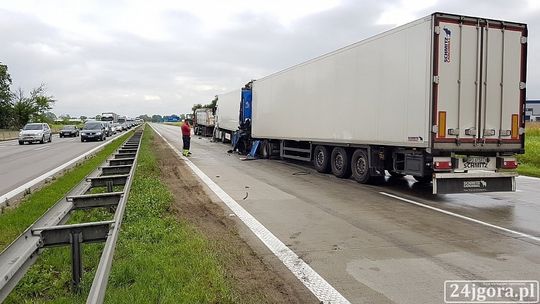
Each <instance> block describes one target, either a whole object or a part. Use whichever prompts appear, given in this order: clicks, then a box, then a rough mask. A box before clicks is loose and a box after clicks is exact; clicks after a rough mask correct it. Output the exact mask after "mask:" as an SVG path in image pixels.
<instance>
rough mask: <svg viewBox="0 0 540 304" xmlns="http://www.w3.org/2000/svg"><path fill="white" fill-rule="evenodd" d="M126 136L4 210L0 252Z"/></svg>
mask: <svg viewBox="0 0 540 304" xmlns="http://www.w3.org/2000/svg"><path fill="white" fill-rule="evenodd" d="M128 136H129V133H128V134H125V135H123V136H121V137H119V138H118V139H115V140H114V141H113V142H112V143H110V144H109V145H107V146H105V148H103V150H101V151H99V152H98V153H96V154H95V155H94V156H93V157H91V158H90V159H88V160H86V161H85V162H83V163H82V164H80V165H78V166H76V167H75V168H73V169H72V170H70V171H68V172H67V173H65V174H64V175H62V176H60V177H58V178H57V179H55V180H54V181H53V182H51V183H50V184H48V185H46V186H44V187H43V188H41V189H40V190H38V191H36V192H34V193H32V194H30V195H29V196H27V197H25V198H24V199H23V200H22V201H21V203H20V205H19V206H17V207H16V208H8V209H6V210H5V212H4V213H3V214H1V215H0V251H1V250H3V249H4V248H6V247H7V246H8V245H9V244H10V243H11V242H12V241H13V240H15V238H17V236H19V235H20V234H21V233H22V232H23V231H24V230H25V229H26V228H27V227H28V226H30V225H31V224H32V223H33V222H34V221H36V220H37V219H38V218H39V217H40V216H41V215H43V214H44V213H45V211H47V209H49V208H50V207H51V206H53V205H54V204H55V203H56V202H57V201H59V200H60V199H61V198H63V197H64V195H66V193H68V192H69V191H70V190H71V189H72V188H73V187H75V186H76V185H77V184H78V183H80V182H81V180H83V178H84V177H86V175H88V174H89V173H90V172H92V171H93V170H95V169H96V168H97V167H98V166H99V165H101V164H102V163H103V162H104V161H105V160H106V159H107V157H108V156H109V155H110V154H111V153H113V152H114V150H116V149H118V147H119V146H120V145H121V144H122V143H123V142H124V141H125V140H126V139H127V137H128Z"/></svg>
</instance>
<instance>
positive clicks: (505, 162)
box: [497, 156, 518, 169]
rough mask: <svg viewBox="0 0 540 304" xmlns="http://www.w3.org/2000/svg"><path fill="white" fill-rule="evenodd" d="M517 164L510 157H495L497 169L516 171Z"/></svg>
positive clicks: (515, 160) (513, 158)
mask: <svg viewBox="0 0 540 304" xmlns="http://www.w3.org/2000/svg"><path fill="white" fill-rule="evenodd" d="M517 167H518V162H517V159H516V158H515V157H512V156H500V157H497V168H499V169H516V168H517Z"/></svg>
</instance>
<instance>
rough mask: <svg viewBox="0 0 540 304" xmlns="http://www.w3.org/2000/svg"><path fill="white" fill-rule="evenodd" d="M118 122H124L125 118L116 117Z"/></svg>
mask: <svg viewBox="0 0 540 304" xmlns="http://www.w3.org/2000/svg"><path fill="white" fill-rule="evenodd" d="M118 122H119V123H125V122H126V120H125V119H123V118H118Z"/></svg>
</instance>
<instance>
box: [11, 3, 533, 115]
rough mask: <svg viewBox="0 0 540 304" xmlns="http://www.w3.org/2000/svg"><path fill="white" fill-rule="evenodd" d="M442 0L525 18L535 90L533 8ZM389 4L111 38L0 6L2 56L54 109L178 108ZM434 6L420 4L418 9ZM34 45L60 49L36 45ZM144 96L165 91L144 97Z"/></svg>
mask: <svg viewBox="0 0 540 304" xmlns="http://www.w3.org/2000/svg"><path fill="white" fill-rule="evenodd" d="M447 2H449V3H447ZM447 2H441V3H440V4H437V5H435V7H433V8H430V9H434V10H439V11H448V12H453V13H467V14H468V15H479V16H486V13H487V12H485V11H489V14H488V16H487V17H492V18H500V16H499V15H501V16H508V18H504V19H511V20H514V19H515V20H518V21H523V22H527V23H529V28H530V33H531V43H530V49H529V54H530V56H529V58H530V59H529V79H530V82H529V91H528V92H529V96H533V95H536V96H540V83H539V82H538V81H537V79H539V77H538V76H540V75H538V72H536V71H538V70H540V69H538V64H539V63H538V60H537V59H536V58H535V56H534V55H533V54H534V52H536V50H537V48H536V45H535V43H534V40H535V39H536V38H535V37H538V34H537V32H536V31H535V30H536V27H537V24H539V21H537V20H540V18H538V17H539V16H538V15H539V13H538V12H529V11H526V10H523V9H522V10H520V9H516V8H515V7H514V5H510V4H508V3H507V2H509V1H498V2H496V3H495V2H493V1H487V0H484V1H475V2H472V3H471V2H470V1H464V0H460V1H447ZM391 3H392V1H389V0H386V1H345V2H344V3H342V4H341V5H340V6H338V7H335V8H333V9H330V10H327V11H323V12H320V13H317V14H312V15H310V16H307V17H304V18H302V19H299V20H296V21H295V22H293V23H292V24H290V25H282V24H280V23H279V22H278V21H277V20H275V19H274V17H273V16H271V15H268V14H254V13H248V12H240V13H239V14H238V15H237V16H235V20H236V24H235V26H233V27H231V28H227V29H222V30H218V31H216V32H212V33H208V32H205V31H204V30H203V26H204V25H203V23H202V22H201V21H200V20H199V19H198V18H197V17H196V16H193V15H191V14H189V13H187V12H183V11H178V10H174V11H168V12H166V13H164V14H163V15H162V16H160V18H161V19H162V21H163V24H165V31H166V32H165V35H166V36H168V37H169V38H168V39H165V40H160V39H148V38H143V37H141V36H138V35H135V34H130V33H126V32H118V31H113V30H110V29H103V33H104V34H105V35H106V36H107V38H108V39H107V40H110V42H99V41H98V42H96V41H90V40H88V41H87V40H83V39H80V38H78V37H74V36H72V35H71V34H68V33H66V31H62V30H60V29H55V28H52V27H50V26H48V25H47V24H45V23H43V22H41V21H39V20H37V19H35V18H32V17H29V16H26V15H24V14H15V13H13V12H7V11H2V10H0V27H1V28H2V29H3V30H2V31H0V40H1V41H3V42H5V46H4V48H3V49H2V53H1V55H2V58H0V59H1V60H2V61H4V62H5V63H6V64H8V66H9V68H10V72H11V73H12V76H13V78H14V79H15V80H16V81H17V85H20V84H22V85H23V86H24V87H27V88H29V87H31V86H35V85H37V84H39V82H41V81H44V82H46V83H47V84H48V87H49V92H50V93H51V94H54V95H55V96H56V97H57V98H58V100H59V102H58V104H57V105H56V108H55V112H58V113H70V114H72V115H81V114H84V115H95V114H98V113H100V112H103V111H116V112H118V113H123V114H128V115H138V114H153V113H160V114H171V113H182V112H188V111H189V110H190V108H191V106H192V104H194V103H206V102H208V101H210V100H211V99H212V97H213V96H214V95H215V94H218V93H223V92H225V91H228V90H232V89H236V88H238V87H239V86H242V85H243V84H244V83H246V82H247V81H249V80H251V79H254V78H260V77H263V76H265V75H268V74H270V73H273V72H276V71H278V70H281V69H283V68H287V67H289V66H291V65H295V64H298V63H301V62H303V61H305V60H308V59H311V58H314V57H316V56H319V55H322V54H324V53H326V52H329V51H333V50H335V49H337V48H340V47H343V46H345V45H348V44H350V43H354V42H356V41H359V40H362V39H365V38H368V37H370V36H373V35H375V34H377V33H380V32H382V31H384V30H387V29H389V28H390V27H391V26H390V25H376V22H377V20H378V18H379V16H380V15H381V14H382V13H383V10H384V8H385V7H386V6H387V5H389V4H391ZM104 5H105V4H104ZM116 5H117V7H116V8H114V7H113V8H110V9H109V10H108V11H107V12H106V13H107V14H111V15H114V14H118V13H121V11H122V6H119V5H118V4H116ZM124 5H129V4H124ZM509 11H512V12H511V13H508V12H509ZM431 12H432V11H431V10H430V11H427V10H426V11H422V12H419V16H418V17H422V16H424V15H428V14H430V13H431ZM101 18H103V17H102V16H97V14H92V13H88V14H86V15H85V16H84V17H83V19H82V20H83V21H85V22H88V23H99V22H100V20H101ZM4 29H5V30H4ZM39 44H42V45H45V46H48V47H50V48H51V49H52V50H55V51H57V52H58V53H60V54H61V55H60V56H58V55H57V54H54V52H53V53H47V52H44V51H43V50H41V51H40V49H39V47H38V46H39ZM32 45H34V47H31V46H32ZM36 45H37V46H36ZM145 95H148V96H159V97H160V98H161V99H159V100H144V96H145Z"/></svg>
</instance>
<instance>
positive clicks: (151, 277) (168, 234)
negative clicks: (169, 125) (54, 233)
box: [6, 128, 238, 303]
mask: <svg viewBox="0 0 540 304" xmlns="http://www.w3.org/2000/svg"><path fill="white" fill-rule="evenodd" d="M153 136H154V135H153V132H152V130H151V129H150V128H146V130H145V134H144V136H143V142H142V146H141V150H140V152H139V158H138V163H137V171H136V173H135V177H134V180H133V184H132V186H131V191H130V194H129V200H128V205H127V207H126V211H125V214H124V221H123V223H122V231H121V234H120V238H119V240H118V244H117V249H116V253H115V258H114V262H113V266H112V270H111V276H110V279H109V285H108V288H107V293H106V299H105V302H107V303H236V302H238V301H236V300H235V299H234V296H233V292H232V291H231V287H230V285H231V284H230V283H229V282H228V280H227V278H226V275H225V272H224V270H223V268H222V266H221V265H220V262H219V260H218V257H217V253H216V252H214V251H213V250H212V249H211V246H210V245H209V243H208V240H207V239H206V238H205V237H204V236H203V235H202V234H201V233H199V232H197V231H196V229H194V228H193V227H191V226H190V225H189V224H188V223H185V222H182V221H178V220H177V218H175V217H174V215H173V214H171V213H170V212H169V208H170V206H171V204H172V201H173V197H172V194H171V192H170V191H169V190H168V188H167V186H166V185H164V184H163V183H162V182H161V181H160V175H161V171H160V169H159V167H158V164H157V160H156V157H155V155H154V154H153V152H152V151H151V148H152V145H151V141H152V139H153ZM106 216H107V215H106V212H105V211H102V210H97V209H96V210H92V212H86V213H83V212H77V213H76V214H75V216H74V217H73V218H72V219H71V221H77V222H78V221H82V220H84V221H93V220H98V219H103V218H104V217H106ZM102 248H103V245H102V244H89V245H86V244H85V245H84V246H83V267H84V269H85V272H84V275H83V281H82V284H81V287H82V292H81V293H80V294H79V295H74V294H72V293H71V292H70V280H71V268H70V267H71V262H70V253H69V248H54V249H47V250H45V252H44V253H43V254H42V256H41V257H40V259H39V260H38V262H37V263H36V264H35V265H34V266H32V268H31V269H30V271H29V272H28V273H27V275H26V276H25V277H24V278H23V280H22V281H21V282H20V283H19V285H18V286H17V288H16V289H15V290H14V291H13V292H12V294H11V295H10V297H9V298H8V299H7V301H6V303H22V302H28V303H51V302H53V303H83V302H84V301H85V299H86V295H87V293H88V291H89V289H90V286H91V283H92V279H93V276H94V273H95V268H96V266H97V264H98V262H99V258H100V254H101V250H102Z"/></svg>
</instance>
